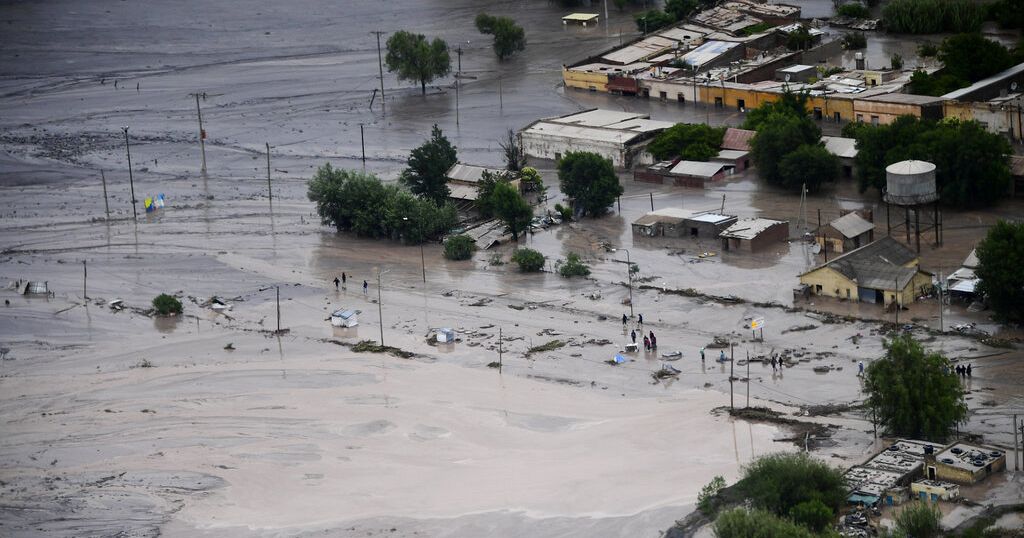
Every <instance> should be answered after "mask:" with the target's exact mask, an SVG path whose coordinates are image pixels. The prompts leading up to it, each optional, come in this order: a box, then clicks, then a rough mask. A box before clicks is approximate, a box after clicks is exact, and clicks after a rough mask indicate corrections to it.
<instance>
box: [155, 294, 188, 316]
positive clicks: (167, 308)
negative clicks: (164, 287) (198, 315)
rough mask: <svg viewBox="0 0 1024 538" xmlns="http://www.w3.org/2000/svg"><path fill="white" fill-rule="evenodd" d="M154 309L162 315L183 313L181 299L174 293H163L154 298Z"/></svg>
mask: <svg viewBox="0 0 1024 538" xmlns="http://www.w3.org/2000/svg"><path fill="white" fill-rule="evenodd" d="M153 309H154V310H156V312H157V314H160V315H161V316H171V315H177V314H180V313H181V301H179V300H178V299H176V298H175V297H174V296H173V295H167V294H166V293H161V294H160V295H157V296H156V297H154V298H153Z"/></svg>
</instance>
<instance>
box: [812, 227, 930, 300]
mask: <svg viewBox="0 0 1024 538" xmlns="http://www.w3.org/2000/svg"><path fill="white" fill-rule="evenodd" d="M918 264H919V258H918V256H917V254H915V253H914V251H912V250H910V249H909V248H907V247H906V246H904V245H903V244H901V243H899V242H897V241H896V240H895V239H893V238H892V237H889V236H886V237H883V238H881V239H879V240H878V241H875V242H873V243H870V244H868V245H865V246H863V247H860V248H858V249H855V250H852V251H849V252H847V253H845V254H842V255H841V256H839V257H838V258H835V259H833V260H831V261H828V262H826V263H824V264H822V265H819V266H818V267H815V268H813V269H811V270H810V271H807V272H806V273H804V274H802V275H800V283H801V284H803V285H805V286H807V288H808V289H809V291H810V293H813V294H815V295H823V296H827V297H838V298H841V299H846V300H850V301H861V302H865V303H884V304H886V305H888V304H891V303H892V302H893V301H894V300H897V297H898V303H897V304H907V303H911V302H913V301H914V300H915V299H916V298H917V297H918V296H920V295H921V294H922V292H924V291H925V290H927V289H929V288H931V286H932V275H931V273H928V272H926V271H922V270H921V269H920V267H918Z"/></svg>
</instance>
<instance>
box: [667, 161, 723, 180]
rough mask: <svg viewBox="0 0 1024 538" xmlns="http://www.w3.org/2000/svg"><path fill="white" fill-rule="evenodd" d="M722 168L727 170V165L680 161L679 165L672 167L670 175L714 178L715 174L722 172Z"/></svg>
mask: <svg viewBox="0 0 1024 538" xmlns="http://www.w3.org/2000/svg"><path fill="white" fill-rule="evenodd" d="M722 168H725V165H723V164H722V163H715V162H702V161H679V163H678V164H676V165H675V166H673V167H672V170H670V171H669V173H670V174H675V175H679V176H694V177H702V178H711V177H714V175H715V174H717V173H719V172H721V171H722Z"/></svg>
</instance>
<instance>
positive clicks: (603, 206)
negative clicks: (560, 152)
mask: <svg viewBox="0 0 1024 538" xmlns="http://www.w3.org/2000/svg"><path fill="white" fill-rule="evenodd" d="M558 180H559V181H560V182H561V188H562V192H563V193H565V195H566V196H567V197H568V198H570V199H572V202H573V207H575V208H576V209H577V211H581V212H583V213H584V214H587V215H591V216H594V217H596V216H599V215H601V214H603V213H604V212H605V211H606V210H607V209H608V206H610V205H612V202H614V201H615V198H617V197H618V196H620V195H622V185H620V184H619V178H618V176H616V175H615V168H614V167H612V161H611V160H610V159H605V158H604V157H602V156H600V155H598V154H596V153H591V152H587V151H570V152H568V153H566V154H565V156H564V157H562V160H561V161H559V162H558Z"/></svg>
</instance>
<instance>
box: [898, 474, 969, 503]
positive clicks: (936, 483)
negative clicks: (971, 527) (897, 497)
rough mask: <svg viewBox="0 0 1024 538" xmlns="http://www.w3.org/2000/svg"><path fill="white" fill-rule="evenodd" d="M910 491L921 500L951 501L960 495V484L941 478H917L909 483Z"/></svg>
mask: <svg viewBox="0 0 1024 538" xmlns="http://www.w3.org/2000/svg"><path fill="white" fill-rule="evenodd" d="M910 493H911V495H912V496H913V497H916V498H918V499H921V500H922V501H931V502H936V501H951V500H953V499H956V498H957V497H959V496H960V486H958V485H956V484H953V483H950V482H943V481H941V480H928V479H923V480H918V481H916V482H913V483H911V484H910Z"/></svg>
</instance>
